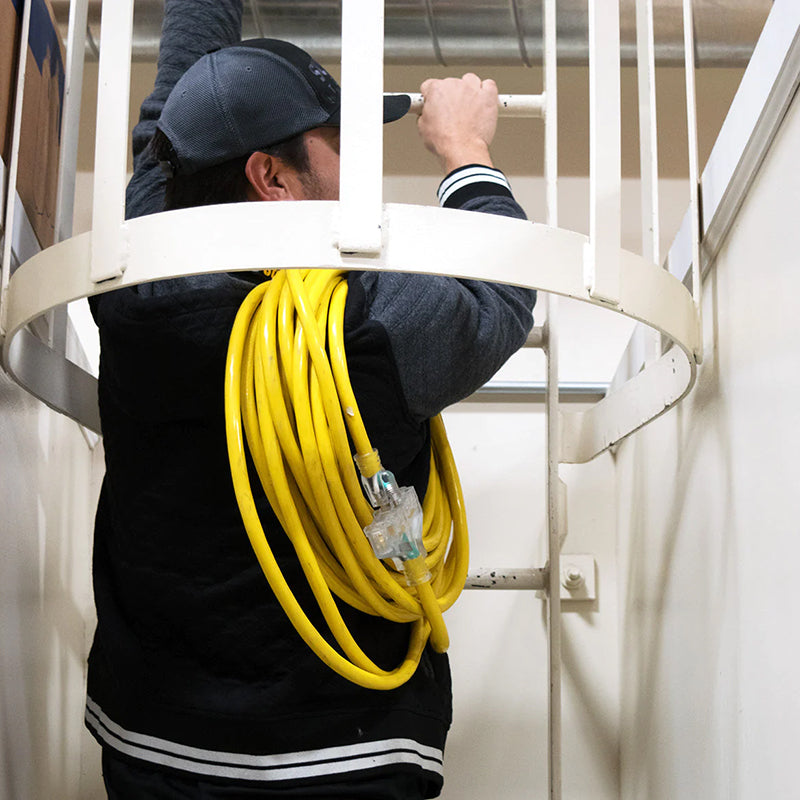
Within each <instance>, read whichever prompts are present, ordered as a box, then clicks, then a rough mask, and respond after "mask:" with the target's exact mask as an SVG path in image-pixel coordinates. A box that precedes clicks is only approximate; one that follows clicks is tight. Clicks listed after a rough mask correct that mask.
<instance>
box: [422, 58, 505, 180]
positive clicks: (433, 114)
mask: <svg viewBox="0 0 800 800" xmlns="http://www.w3.org/2000/svg"><path fill="white" fill-rule="evenodd" d="M420 91H421V92H422V96H423V98H424V100H425V102H424V105H423V107H422V114H421V115H420V117H419V119H418V120H417V128H418V130H419V133H420V136H421V137H422V141H423V142H424V143H425V147H427V148H428V150H430V151H431V152H432V153H433V154H434V155H436V156H438V158H439V161H441V163H442V167H443V168H444V171H445V173H450V172H452V171H453V170H454V169H458V167H463V166H465V165H466V164H483V165H485V166H487V167H491V166H493V165H492V159H491V156H490V155H489V145H490V144H491V142H492V139H493V138H494V132H495V129H496V128H497V84H495V82H494V81H493V80H486V81H482V80H481V79H480V78H479V77H478V76H477V75H474V74H473V73H471V72H469V73H467V74H466V75H464V77H463V78H445V79H444V80H436V79H433V78H431V79H429V80H427V81H425V82H424V83H423V84H422V86H421V87H420Z"/></svg>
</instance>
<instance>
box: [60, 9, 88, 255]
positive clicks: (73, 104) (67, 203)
mask: <svg viewBox="0 0 800 800" xmlns="http://www.w3.org/2000/svg"><path fill="white" fill-rule="evenodd" d="M88 11H89V0H72V2H71V3H70V6H69V27H68V29H67V63H66V76H65V82H64V111H63V115H62V123H61V159H60V161H59V167H58V196H57V201H56V224H55V228H56V235H55V240H56V242H61V241H63V240H64V239H69V237H70V236H72V221H73V214H74V205H75V173H76V172H77V164H78V139H79V134H80V121H81V93H82V89H83V62H84V56H85V52H86V20H87V17H88Z"/></svg>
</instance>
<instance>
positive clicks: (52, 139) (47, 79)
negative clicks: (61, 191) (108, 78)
mask: <svg viewBox="0 0 800 800" xmlns="http://www.w3.org/2000/svg"><path fill="white" fill-rule="evenodd" d="M21 19H22V4H21V0H0V124H3V123H4V129H5V130H4V131H3V129H0V137H2V138H0V141H2V142H4V148H3V157H4V160H6V161H7V159H8V155H9V150H10V139H11V133H10V130H11V122H12V121H13V97H14V88H15V83H16V64H17V60H18V58H17V50H18V47H16V46H15V41H16V40H18V38H19V28H20V27H21ZM9 53H10V54H12V57H11V58H9V57H8V54H9ZM64 61H65V56H64V50H63V46H62V44H61V40H60V37H59V34H58V29H57V28H56V24H55V19H54V17H53V11H52V8H51V7H50V2H49V0H32V6H31V28H30V36H29V37H28V55H27V64H26V69H25V95H24V103H23V106H22V132H21V136H20V156H19V177H18V181H17V187H16V188H17V192H18V193H19V196H20V198H21V199H22V203H23V206H24V207H25V211H26V212H27V214H28V218H29V220H30V222H31V225H32V226H33V229H34V231H35V232H36V237H37V238H38V240H39V243H40V244H41V245H42V247H47V246H49V245H51V244H52V243H53V238H54V232H55V205H56V192H57V184H58V159H59V148H60V142H61V116H62V110H63V105H64ZM9 62H10V64H9ZM4 87H5V91H4Z"/></svg>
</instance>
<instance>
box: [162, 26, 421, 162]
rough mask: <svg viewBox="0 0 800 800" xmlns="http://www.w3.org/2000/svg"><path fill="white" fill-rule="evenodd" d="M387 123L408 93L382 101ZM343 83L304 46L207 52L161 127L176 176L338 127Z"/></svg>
mask: <svg viewBox="0 0 800 800" xmlns="http://www.w3.org/2000/svg"><path fill="white" fill-rule="evenodd" d="M383 102H384V106H383V121H384V122H392V121H394V120H396V119H400V117H402V116H403V115H405V114H406V112H407V111H408V108H409V105H410V99H409V97H408V95H393V96H388V97H385V98H384V101H383ZM340 106H341V90H340V88H339V84H338V83H336V81H335V80H334V79H333V78H332V77H331V76H330V75H329V74H328V72H327V71H326V70H325V69H324V68H323V67H321V66H320V65H319V64H318V63H317V62H316V61H314V59H313V58H311V56H310V55H309V54H308V53H306V52H305V51H304V50H301V49H300V48H299V47H296V46H295V45H293V44H290V43H289V42H283V41H280V40H278V39H250V40H247V41H243V42H240V43H239V44H236V45H232V46H230V47H224V48H222V49H220V50H216V51H214V52H212V53H208V54H207V55H205V56H203V57H202V58H201V59H200V60H199V61H197V62H196V63H195V64H194V65H193V66H192V67H190V68H189V70H187V71H186V73H184V75H183V77H181V79H180V80H179V81H178V83H177V84H176V85H175V88H174V89H173V90H172V92H171V93H170V95H169V97H168V98H167V101H166V103H165V104H164V108H163V110H162V111H161V118H160V119H159V121H158V127H159V128H160V129H161V131H162V132H163V133H164V134H165V135H166V137H167V138H168V139H169V141H170V144H171V145H172V149H173V157H172V158H171V159H170V163H169V166H170V167H171V170H172V172H173V173H174V174H182V175H189V174H191V173H193V172H197V171H198V170H201V169H205V168H206V167H210V166H213V165H214V164H221V163H222V162H224V161H228V160H230V159H232V158H237V157H239V156H245V155H249V154H250V153H253V152H255V151H256V150H259V149H261V148H266V147H269V146H270V145H273V144H277V143H279V142H283V141H285V140H286V139H290V138H291V137H293V136H296V135H297V134H299V133H303V132H304V131H308V130H311V129H312V128H319V127H326V126H331V127H338V126H339V124H340V117H339V114H340Z"/></svg>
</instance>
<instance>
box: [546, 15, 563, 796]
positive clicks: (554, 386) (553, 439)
mask: <svg viewBox="0 0 800 800" xmlns="http://www.w3.org/2000/svg"><path fill="white" fill-rule="evenodd" d="M543 14H544V16H543V20H542V27H543V29H544V54H545V56H544V95H545V135H544V143H545V183H546V197H547V224H548V225H551V226H553V227H557V226H558V93H557V87H556V84H557V80H556V79H557V51H556V47H557V40H556V2H555V0H545V3H544V7H543ZM544 340H545V342H546V347H545V355H546V358H547V389H546V399H545V403H546V406H545V409H546V418H547V558H548V564H549V574H548V578H547V581H548V590H547V596H548V603H547V630H548V636H547V644H548V646H547V652H548V665H547V673H548V678H549V690H548V695H547V698H548V699H547V708H548V714H547V719H548V723H547V724H548V736H547V743H548V744H547V774H548V786H549V794H548V796H549V798H550V800H561V591H560V587H559V577H560V574H561V566H560V553H561V544H560V531H561V515H560V510H561V505H560V503H559V488H560V480H559V476H558V462H559V451H560V441H559V424H560V419H559V414H560V412H559V405H558V403H559V398H558V298H557V297H556V296H555V295H553V294H548V295H547V321H546V323H545V331H544Z"/></svg>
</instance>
